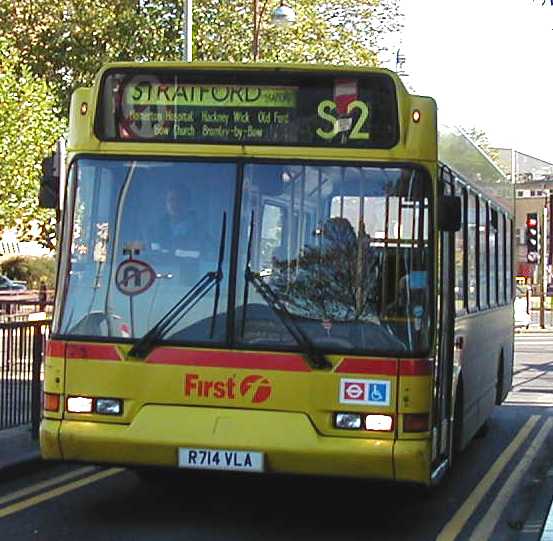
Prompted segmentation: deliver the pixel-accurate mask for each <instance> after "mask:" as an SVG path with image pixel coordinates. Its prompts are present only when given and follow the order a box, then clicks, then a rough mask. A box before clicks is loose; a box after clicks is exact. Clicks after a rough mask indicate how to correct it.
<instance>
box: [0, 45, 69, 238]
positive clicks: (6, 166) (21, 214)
mask: <svg viewBox="0 0 553 541" xmlns="http://www.w3.org/2000/svg"><path fill="white" fill-rule="evenodd" d="M0 103H1V104H2V106H1V107H0V154H1V155H2V167H0V193H1V194H2V198H0V231H1V230H2V229H4V228H8V227H14V226H18V227H19V228H20V229H21V230H25V229H29V228H30V225H31V222H32V221H33V220H38V221H47V220H48V219H49V217H50V214H51V213H50V212H48V211H46V210H39V209H38V200H37V192H38V186H39V182H40V176H41V165H40V164H41V160H42V158H43V157H44V156H45V155H46V154H47V153H48V152H49V151H50V149H51V148H52V146H53V145H54V143H55V141H56V139H57V138H58V137H59V136H60V134H61V132H62V128H63V123H62V121H60V119H59V110H58V109H57V108H56V100H55V98H54V96H53V95H52V93H51V92H50V89H49V87H48V85H47V84H46V83H45V82H44V81H43V80H41V79H39V78H37V77H36V76H35V75H34V74H33V73H32V71H31V69H30V68H29V66H27V65H26V64H25V63H24V62H22V57H21V55H20V53H19V51H18V50H17V49H16V48H15V47H13V45H12V44H11V43H10V42H9V41H8V40H7V39H6V38H5V37H2V36H1V35H0Z"/></svg>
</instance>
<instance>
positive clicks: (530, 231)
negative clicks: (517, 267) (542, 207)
mask: <svg viewBox="0 0 553 541" xmlns="http://www.w3.org/2000/svg"><path fill="white" fill-rule="evenodd" d="M526 248H527V249H528V255H527V259H528V263H536V262H537V261H538V258H539V256H538V254H539V251H540V243H539V224H538V213H537V212H529V213H528V214H527V215H526Z"/></svg>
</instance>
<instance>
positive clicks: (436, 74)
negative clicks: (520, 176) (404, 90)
mask: <svg viewBox="0 0 553 541" xmlns="http://www.w3.org/2000/svg"><path fill="white" fill-rule="evenodd" d="M400 1H401V7H402V11H403V13H404V14H405V17H404V28H403V29H402V31H401V33H399V34H397V35H394V36H391V37H390V39H389V42H388V47H389V48H390V51H392V52H393V54H391V55H389V56H388V58H383V60H384V65H385V67H389V68H391V69H394V70H395V67H396V65H395V51H396V50H397V49H398V48H399V50H400V51H401V54H402V55H403V56H404V57H405V64H404V70H405V71H406V72H407V73H408V76H407V77H404V78H403V79H404V81H405V83H406V84H407V85H408V86H409V87H410V90H411V91H414V92H415V93H417V94H422V95H427V96H432V97H433V98H434V99H435V100H436V101H437V103H438V115H439V119H440V120H441V121H443V122H446V123H454V124H457V125H459V126H461V127H463V128H465V129H470V128H478V129H479V130H482V131H484V132H485V133H486V134H487V136H488V140H489V142H490V144H491V146H495V147H505V148H515V149H516V150H518V151H519V152H523V153H525V154H529V155H531V156H534V157H536V158H540V159H542V160H545V161H548V162H551V163H553V55H552V54H551V53H552V47H551V45H552V44H553V6H552V5H551V1H550V0H547V2H546V3H545V5H542V4H543V0H463V1H457V0H400Z"/></svg>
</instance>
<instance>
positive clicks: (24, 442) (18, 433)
mask: <svg viewBox="0 0 553 541" xmlns="http://www.w3.org/2000/svg"><path fill="white" fill-rule="evenodd" d="M41 465H43V463H42V459H41V457H40V449H39V444H38V439H34V438H33V437H32V434H31V425H24V426H19V427H16V428H8V429H5V430H0V482H2V480H4V479H6V478H12V477H16V476H18V475H24V474H25V473H26V472H27V471H28V470H30V469H33V468H36V467H40V466H41Z"/></svg>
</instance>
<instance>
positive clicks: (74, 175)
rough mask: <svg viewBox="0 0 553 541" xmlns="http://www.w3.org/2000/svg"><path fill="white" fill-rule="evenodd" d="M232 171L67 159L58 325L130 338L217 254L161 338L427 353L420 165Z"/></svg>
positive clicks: (425, 215) (189, 286) (220, 166)
mask: <svg viewBox="0 0 553 541" xmlns="http://www.w3.org/2000/svg"><path fill="white" fill-rule="evenodd" d="M243 171H244V176H243V178H241V177H240V174H239V172H240V170H239V169H238V167H237V165H236V164H233V163H222V162H217V163H208V162H179V161H169V160H155V161H154V160H125V159H91V158H87V159H80V160H77V161H76V162H75V163H74V164H73V166H72V169H71V172H70V178H69V198H70V200H72V201H74V205H73V207H72V209H73V211H72V219H71V216H70V217H69V218H70V219H66V222H65V227H66V229H65V232H64V239H67V240H66V241H65V242H66V243H67V245H68V248H69V250H67V251H66V252H65V253H66V254H67V253H68V255H66V256H65V258H64V259H62V266H61V272H62V273H63V274H64V275H66V276H67V283H66V286H65V292H66V295H65V301H64V305H63V307H62V311H61V319H60V320H59V324H58V322H56V327H55V328H56V332H60V333H62V334H68V335H76V336H92V337H114V338H130V339H133V338H134V339H137V338H141V337H143V336H144V335H145V334H146V333H148V331H150V330H151V329H152V328H153V327H155V326H156V324H157V323H158V322H159V321H160V320H162V318H164V316H165V315H166V314H167V313H168V312H169V311H170V310H171V308H172V307H174V306H175V305H176V304H177V303H178V302H179V301H180V300H182V299H183V298H184V296H185V295H187V294H190V292H191V291H194V288H195V287H197V285H198V284H199V283H202V282H201V281H202V280H204V279H206V277H210V276H211V278H213V273H215V272H216V271H217V270H218V267H219V264H220V265H221V271H222V273H221V276H222V279H221V280H218V281H213V280H211V282H210V284H211V285H210V287H209V288H207V289H205V290H204V291H203V293H202V294H201V295H197V296H196V295H193V296H192V297H193V298H192V299H191V300H190V302H187V303H185V304H186V309H185V310H183V311H181V312H179V314H178V317H176V318H175V319H171V330H170V332H167V333H165V334H164V335H163V336H162V338H163V339H165V340H171V341H173V342H177V343H183V344H186V343H217V344H221V345H225V346H229V344H230V345H232V344H236V345H238V346H241V347H252V348H255V347H259V348H265V349H271V348H272V349H296V350H297V349H301V348H302V347H305V343H304V344H303V346H302V345H301V344H300V340H298V335H297V332H296V331H297V330H298V328H299V333H300V335H303V337H304V338H306V339H307V342H311V343H312V345H313V346H314V347H315V348H318V349H320V350H321V351H348V352H354V353H356V352H358V353H375V352H381V353H383V354H385V353H392V354H394V353H397V354H406V355H407V354H413V353H414V354H424V353H425V352H426V350H428V348H429V345H430V328H431V319H432V317H433V314H432V310H431V285H432V280H431V270H432V263H431V249H430V244H429V215H430V209H429V193H430V187H429V186H430V182H429V179H428V178H427V175H426V174H425V173H423V172H422V171H418V170H415V169H412V168H407V167H405V168H398V167H384V166H383V167H341V166H322V165H320V166H319V165H297V164H278V165H277V164H262V163H255V164H253V163H252V164H246V165H245V166H244V169H243ZM241 181H243V188H242V201H241V205H240V219H239V220H234V218H233V212H234V209H233V207H234V203H235V191H236V190H237V187H238V186H240V182H241ZM224 221H226V224H227V227H226V233H225V234H224V235H223V222H224ZM233 229H234V230H233ZM223 236H224V241H225V242H224V243H223V242H222V240H223V238H222V237H223ZM233 236H235V237H236V236H238V238H234V240H233ZM233 243H234V244H233ZM223 244H224V246H223ZM232 246H237V247H238V253H237V254H236V257H231V247H232ZM223 247H224V249H223ZM221 255H222V257H221ZM231 265H235V267H234V269H233V268H231ZM234 275H235V276H236V280H232V282H231V281H230V280H229V276H234ZM263 291H264V294H263ZM229 302H233V303H234V306H232V307H231V308H232V309H231V313H230V314H229V307H228V303H229ZM229 317H232V318H233V319H234V325H230V324H228V323H227V322H228V319H229ZM291 332H292V334H295V336H292V334H290V333H291ZM301 342H306V341H305V340H301Z"/></svg>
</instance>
